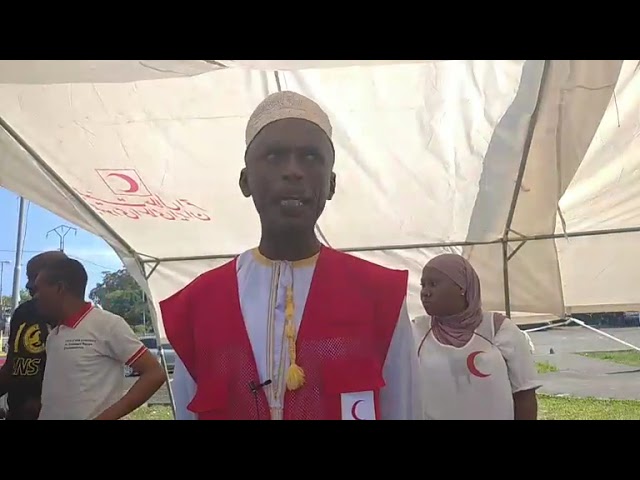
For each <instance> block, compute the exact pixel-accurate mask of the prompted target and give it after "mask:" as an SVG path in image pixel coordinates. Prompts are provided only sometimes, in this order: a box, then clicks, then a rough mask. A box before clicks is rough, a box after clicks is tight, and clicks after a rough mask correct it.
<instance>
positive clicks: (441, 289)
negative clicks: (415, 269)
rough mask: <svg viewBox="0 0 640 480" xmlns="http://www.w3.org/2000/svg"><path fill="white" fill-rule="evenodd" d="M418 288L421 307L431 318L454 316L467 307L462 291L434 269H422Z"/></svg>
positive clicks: (427, 267)
mask: <svg viewBox="0 0 640 480" xmlns="http://www.w3.org/2000/svg"><path fill="white" fill-rule="evenodd" d="M420 286H421V290H420V300H421V301H422V306H423V307H424V310H425V311H426V312H427V313H428V314H429V315H431V316H432V317H444V316H448V315H455V314H457V313H460V312H462V311H463V310H464V309H465V308H466V306H467V305H466V304H467V302H466V300H465V297H464V291H463V290H462V289H461V288H460V287H459V286H458V285H456V284H455V283H454V282H453V280H451V279H450V278H449V277H447V276H446V275H445V274H444V273H442V272H440V271H439V270H436V269H435V268H431V267H429V266H426V267H424V269H423V270H422V278H421V280H420Z"/></svg>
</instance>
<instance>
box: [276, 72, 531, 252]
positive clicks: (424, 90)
mask: <svg viewBox="0 0 640 480" xmlns="http://www.w3.org/2000/svg"><path fill="white" fill-rule="evenodd" d="M523 63H524V62H522V61H512V62H484V61H469V62H463V61H450V62H445V63H427V64H410V65H396V66H377V67H368V68H361V67H352V68H334V69H319V70H307V71H300V72H283V73H281V74H280V77H281V86H282V89H284V90H293V91H297V92H300V93H302V94H304V95H307V96H309V97H311V98H315V99H318V101H319V103H320V104H321V106H322V107H323V108H324V109H325V111H327V112H329V115H330V117H331V121H332V124H333V141H334V144H335V146H336V158H337V160H336V167H335V169H336V173H337V184H338V191H337V193H336V196H335V198H334V200H332V201H331V203H330V205H328V207H327V212H326V213H325V214H324V215H323V217H321V220H320V222H319V225H320V227H321V229H322V232H323V233H324V236H325V237H326V238H327V239H328V241H329V243H330V244H331V246H332V247H335V248H363V247H381V246H389V245H411V244H423V243H431V242H443V241H445V242H446V241H456V240H457V241H460V240H464V239H465V237H466V233H467V229H468V225H469V218H470V215H471V210H472V208H473V204H474V202H475V198H476V195H477V190H478V181H479V178H480V175H481V174H482V166H483V158H484V156H485V153H486V151H487V148H488V146H489V142H490V140H491V136H492V134H493V131H494V129H495V127H496V125H497V124H498V122H499V121H500V119H501V118H502V116H503V115H504V114H505V112H506V110H507V108H508V107H509V106H510V104H511V102H512V101H513V98H514V97H515V95H516V92H517V91H518V86H519V83H520V77H521V74H522V67H523ZM400 85H401V86H402V87H401V88H399V86H400ZM427 179H428V180H427Z"/></svg>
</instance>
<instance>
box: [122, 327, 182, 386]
mask: <svg viewBox="0 0 640 480" xmlns="http://www.w3.org/2000/svg"><path fill="white" fill-rule="evenodd" d="M140 341H141V342H142V344H143V345H144V346H145V347H147V348H148V349H149V351H150V352H151V353H153V354H154V355H155V356H156V358H157V359H158V361H159V362H160V363H162V359H161V358H160V349H158V340H157V339H156V337H155V336H151V335H146V336H144V337H140ZM162 353H164V361H165V364H166V366H167V371H168V372H169V373H173V368H174V367H175V364H176V352H174V351H173V347H172V346H171V345H170V344H168V343H163V344H162ZM124 375H125V377H133V376H136V374H135V372H134V371H133V370H132V369H131V367H128V366H127V367H125V368H124Z"/></svg>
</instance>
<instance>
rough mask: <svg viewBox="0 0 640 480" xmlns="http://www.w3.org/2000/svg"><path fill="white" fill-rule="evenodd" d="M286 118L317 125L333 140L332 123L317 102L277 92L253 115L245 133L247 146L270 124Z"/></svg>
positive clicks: (295, 94) (296, 94) (293, 94)
mask: <svg viewBox="0 0 640 480" xmlns="http://www.w3.org/2000/svg"><path fill="white" fill-rule="evenodd" d="M285 118H299V119H302V120H307V121H309V122H312V123H315V124H316V125H317V126H318V127H320V128H321V129H322V130H324V132H325V133H326V134H327V136H328V137H329V138H331V131H332V129H331V122H330V121H329V117H328V116H327V114H326V113H324V111H323V110H322V108H320V105H318V104H317V103H316V102H314V101H313V100H311V99H310V98H307V97H305V96H304V95H300V94H299V93H296V92H289V91H285V92H277V93H272V94H271V95H269V96H268V97H267V98H265V99H264V100H263V101H262V102H261V103H260V105H258V106H257V107H256V109H255V110H254V111H253V113H252V114H251V117H250V118H249V122H248V123H247V131H246V133H245V139H246V144H247V146H249V144H250V143H251V142H252V141H253V139H254V138H255V137H256V135H258V133H259V132H260V130H262V129H263V128H264V127H266V126H267V125H269V124H270V123H273V122H276V121H278V120H283V119H285Z"/></svg>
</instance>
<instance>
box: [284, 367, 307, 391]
mask: <svg viewBox="0 0 640 480" xmlns="http://www.w3.org/2000/svg"><path fill="white" fill-rule="evenodd" d="M303 385H304V370H302V368H300V366H299V365H297V364H295V363H292V364H291V365H289V370H288V371H287V389H288V390H297V389H299V388H300V387H301V386H303Z"/></svg>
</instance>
